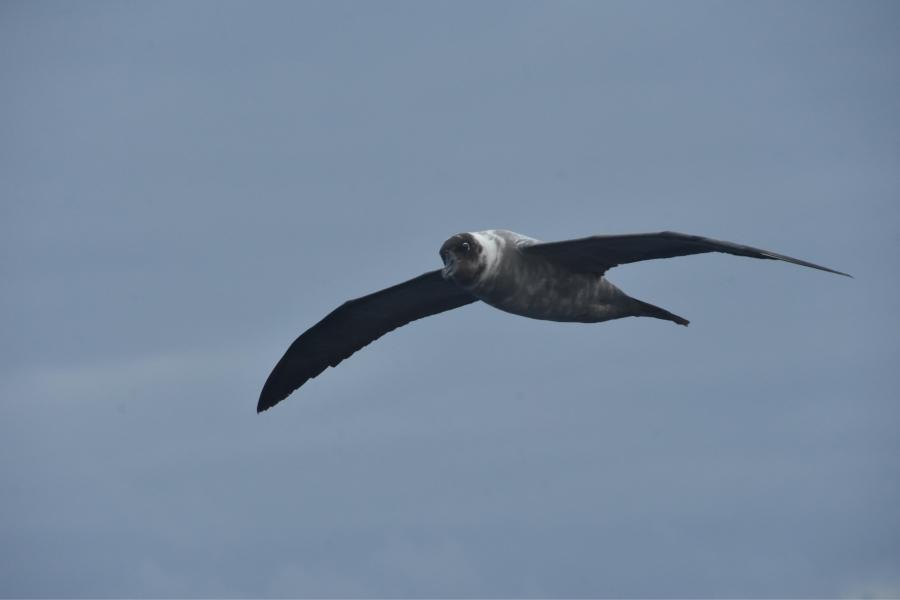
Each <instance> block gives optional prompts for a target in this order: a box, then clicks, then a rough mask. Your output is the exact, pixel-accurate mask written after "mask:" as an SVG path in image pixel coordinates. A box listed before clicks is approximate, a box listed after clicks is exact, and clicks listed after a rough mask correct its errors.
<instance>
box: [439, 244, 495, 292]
mask: <svg viewBox="0 0 900 600" xmlns="http://www.w3.org/2000/svg"><path fill="white" fill-rule="evenodd" d="M483 254H484V248H483V247H482V245H481V244H480V243H479V241H478V239H477V238H476V237H475V236H474V235H473V234H471V233H457V234H456V235H454V236H453V237H451V238H450V239H449V240H447V241H446V242H444V245H443V246H441V260H443V261H444V269H443V272H442V274H443V276H444V279H452V280H453V281H455V282H456V283H458V284H460V285H464V286H465V285H471V284H472V283H474V282H475V280H476V279H477V278H478V276H479V275H481V273H482V272H483V271H484V267H485V261H484V257H483Z"/></svg>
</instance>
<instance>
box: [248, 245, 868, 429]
mask: <svg viewBox="0 0 900 600" xmlns="http://www.w3.org/2000/svg"><path fill="white" fill-rule="evenodd" d="M707 252H722V253H725V254H733V255H736V256H747V257H751V258H760V259H771V260H780V261H784V262H789V263H793V264H795V265H800V266H803V267H809V268H812V269H818V270H820V271H826V272H828V273H834V274H836V275H843V276H845V277H851V275H849V274H847V273H843V272H841V271H836V270H834V269H829V268H828V267H823V266H821V265H817V264H814V263H811V262H807V261H805V260H800V259H798V258H792V257H790V256H786V255H784V254H777V253H775V252H771V251H769V250H762V249H759V248H754V247H752V246H744V245H741V244H735V243H733V242H725V241H721V240H715V239H712V238H707V237H702V236H698V235H688V234H684V233H677V232H673V231H661V232H655V233H632V234H625V235H594V236H590V237H585V238H578V239H571V240H564V241H558V242H542V241H540V240H537V239H535V238H532V237H529V236H526V235H522V234H518V233H515V232H512V231H508V230H505V229H488V230H484V231H474V232H466V233H458V234H456V235H453V236H451V237H450V238H449V239H447V240H446V241H445V242H444V243H443V244H442V245H441V248H440V251H439V255H440V257H441V260H442V261H443V268H441V269H436V270H433V271H428V272H427V273H423V274H422V275H419V276H418V277H414V278H412V279H410V280H408V281H405V282H403V283H400V284H397V285H394V286H392V287H389V288H386V289H383V290H381V291H378V292H375V293H373V294H369V295H367V296H362V297H360V298H356V299H353V300H348V301H347V302H345V303H343V304H342V305H340V306H339V307H338V308H336V309H335V310H333V311H332V312H331V313H329V314H328V315H327V316H325V318H323V319H322V320H321V321H319V322H318V323H316V324H315V325H313V326H312V327H310V328H309V329H307V330H306V331H305V332H304V333H303V334H301V335H300V337H298V338H297V339H296V340H295V341H294V342H293V343H292V344H291V345H290V347H289V348H288V349H287V351H286V352H285V353H284V356H283V357H282V358H281V360H279V361H278V363H277V364H276V365H275V368H274V369H272V372H271V374H270V375H269V377H268V379H267V380H266V382H265V384H264V385H263V388H262V392H261V393H260V396H259V402H258V404H257V407H256V411H257V413H260V412H263V411H265V410H267V409H269V408H271V407H273V406H275V405H276V404H278V403H279V402H281V401H282V400H284V399H285V398H287V397H288V396H289V395H291V394H292V393H293V392H294V391H295V390H296V389H297V388H299V387H300V386H302V385H303V384H304V383H306V382H307V381H309V380H310V379H312V378H313V377H316V376H318V375H319V374H321V373H322V371H324V370H325V369H326V368H327V367H336V366H337V365H338V364H339V363H340V362H341V361H343V360H344V359H346V358H347V357H349V356H350V355H351V354H353V353H354V352H356V351H357V350H360V349H361V348H363V347H365V346H367V345H368V344H369V343H371V342H373V341H375V340H377V339H378V338H380V337H381V336H383V335H384V334H386V333H388V332H390V331H393V330H394V329H396V328H398V327H401V326H403V325H406V324H407V323H410V322H412V321H415V320H417V319H421V318H424V317H428V316H430V315H435V314H438V313H442V312H445V311H448V310H453V309H455V308H460V307H462V306H466V305H468V304H471V303H473V302H478V301H481V302H484V303H486V304H488V305H490V306H493V307H494V308H498V309H500V310H502V311H506V312H509V313H512V314H515V315H520V316H523V317H529V318H532V319H542V320H548V321H560V322H576V323H600V322H603V321H609V320H612V319H621V318H623V317H652V318H655V319H662V320H665V321H671V322H673V323H676V324H678V325H684V326H687V325H688V323H689V321H688V320H687V319H685V318H684V317H680V316H678V315H676V314H673V313H671V312H669V311H667V310H665V309H663V308H660V307H658V306H654V305H653V304H649V303H647V302H644V301H642V300H638V299H636V298H632V297H631V296H629V295H627V294H626V293H625V292H623V291H622V290H620V289H619V288H617V287H616V286H615V285H613V284H612V283H611V282H610V281H609V280H608V279H607V278H606V272H607V271H608V270H609V269H612V268H613V267H617V266H619V265H624V264H629V263H634V262H639V261H644V260H654V259H660V258H672V257H676V256H688V255H692V254H703V253H707Z"/></svg>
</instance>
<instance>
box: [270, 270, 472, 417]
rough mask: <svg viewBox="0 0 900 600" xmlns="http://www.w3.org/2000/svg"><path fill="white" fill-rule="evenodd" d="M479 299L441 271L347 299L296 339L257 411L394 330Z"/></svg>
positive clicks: (282, 359) (273, 372)
mask: <svg viewBox="0 0 900 600" xmlns="http://www.w3.org/2000/svg"><path fill="white" fill-rule="evenodd" d="M476 300H477V298H476V297H475V296H472V295H471V294H469V293H468V292H467V291H465V290H464V289H462V288H460V287H459V286H457V285H456V284H455V283H453V282H452V281H445V280H444V278H443V277H442V276H441V272H440V270H437V271H429V272H428V273H425V274H424V275H419V276H418V277H416V278H414V279H410V280H409V281H406V282H404V283H401V284H398V285H395V286H393V287H389V288H387V289H384V290H381V291H380V292H375V293H374V294H369V295H368V296H363V297H362V298H357V299H355V300H349V301H347V302H345V303H343V304H342V305H341V306H339V307H338V308H336V309H335V310H333V311H332V312H331V313H330V314H329V315H328V316H327V317H325V318H324V319H322V320H321V321H319V322H318V323H316V324H315V325H313V326H312V327H310V328H309V329H307V330H306V331H305V332H304V333H303V335H301V336H300V337H298V338H297V339H296V340H295V341H294V343H293V344H291V347H290V348H288V350H287V352H285V354H284V356H283V357H282V358H281V360H280V361H278V364H277V365H275V368H274V369H273V370H272V373H271V374H270V375H269V378H268V379H267V380H266V384H265V385H264V386H263V389H262V393H261V394H260V395H259V404H257V406H256V412H262V411H264V410H266V409H268V408H271V407H273V406H275V405H276V404H278V403H279V402H281V401H282V400H284V399H285V398H287V397H288V396H289V395H290V394H291V392H293V391H294V390H296V389H297V388H298V387H300V386H301V385H303V384H304V383H306V382H307V381H309V380H310V379H312V378H313V377H315V376H316V375H318V374H319V373H321V372H322V371H324V370H325V368H326V367H334V366H337V365H338V363H340V362H341V361H342V360H344V359H345V358H347V357H348V356H350V355H351V354H353V353H354V352H356V351H357V350H359V349H360V348H362V347H364V346H366V345H367V344H369V343H370V342H373V341H375V340H377V339H378V338H380V337H381V336H383V335H384V334H386V333H388V332H389V331H393V330H394V329H396V328H398V327H400V326H402V325H406V324H407V323H409V322H410V321H415V320H416V319H421V318H423V317H427V316H429V315H434V314H437V313H440V312H444V311H447V310H451V309H453V308H459V307H460V306H465V305H466V304H469V303H471V302H475V301H476Z"/></svg>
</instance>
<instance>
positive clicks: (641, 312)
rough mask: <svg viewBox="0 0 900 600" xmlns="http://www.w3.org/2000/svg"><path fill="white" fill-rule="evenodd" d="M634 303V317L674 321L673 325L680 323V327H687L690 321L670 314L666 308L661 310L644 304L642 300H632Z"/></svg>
mask: <svg viewBox="0 0 900 600" xmlns="http://www.w3.org/2000/svg"><path fill="white" fill-rule="evenodd" d="M632 301H633V302H634V305H633V306H634V316H636V317H653V318H654V319H662V320H664V321H672V322H673V323H678V324H679V325H684V326H685V327H687V325H688V323H690V321H688V320H687V319H685V318H684V317H679V316H678V315H676V314H673V313H670V312H669V311H667V310H665V309H664V308H660V307H658V306H653V305H652V304H649V303H647V302H643V301H641V300H637V299H635V298H632Z"/></svg>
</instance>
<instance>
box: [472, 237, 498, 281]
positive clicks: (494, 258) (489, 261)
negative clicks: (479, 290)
mask: <svg viewBox="0 0 900 600" xmlns="http://www.w3.org/2000/svg"><path fill="white" fill-rule="evenodd" d="M472 237H473V238H475V240H476V241H477V242H478V244H479V245H480V246H481V257H482V260H483V261H484V271H482V272H481V273H480V274H479V275H478V280H479V281H482V280H484V279H485V278H488V277H491V276H493V274H494V273H495V272H496V271H497V268H498V267H499V266H500V257H501V255H502V254H503V247H504V246H505V245H506V240H504V239H503V238H502V237H500V236H499V235H497V234H496V233H494V230H493V229H489V230H487V231H476V232H473V233H472Z"/></svg>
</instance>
